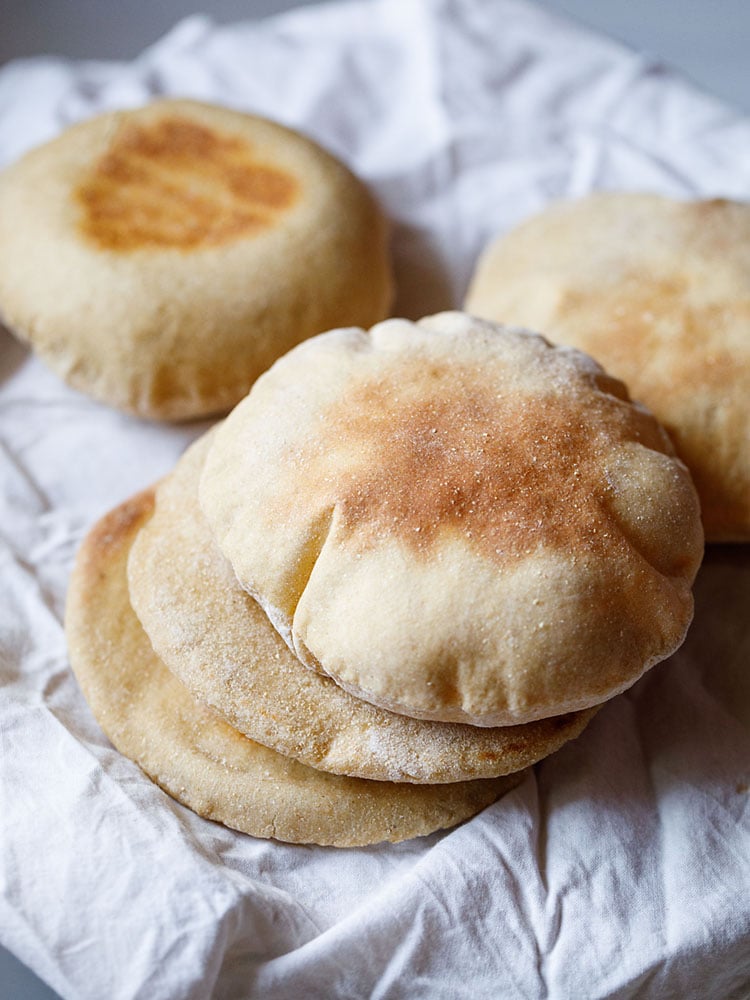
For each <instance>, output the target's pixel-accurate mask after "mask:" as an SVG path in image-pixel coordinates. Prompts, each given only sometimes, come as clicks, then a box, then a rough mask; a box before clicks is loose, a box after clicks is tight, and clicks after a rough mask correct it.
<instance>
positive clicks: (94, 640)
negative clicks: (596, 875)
mask: <svg viewBox="0 0 750 1000" xmlns="http://www.w3.org/2000/svg"><path fill="white" fill-rule="evenodd" d="M152 505H153V494H152V493H150V492H148V493H143V494H140V495H139V496H137V497H135V498H133V499H132V500H130V501H129V502H127V503H125V504H123V505H122V506H121V507H118V508H117V509H116V510H114V511H112V512H111V513H110V514H108V515H107V516H106V517H104V518H103V519H102V520H101V521H100V522H99V523H98V524H97V525H96V526H95V527H94V528H93V529H92V531H91V532H90V534H89V535H88V537H87V538H86V540H85V541H84V543H83V545H82V547H81V549H80V552H79V554H78V558H77V561H76V567H75V570H74V573H73V576H72V579H71V584H70V591H69V597H68V605H67V611H66V632H67V637H68V643H69V649H70V658H71V664H72V666H73V669H74V671H75V673H76V677H77V678H78V681H79V683H80V685H81V688H82V690H83V692H84V694H85V696H86V699H87V701H88V703H89V705H90V707H91V709H92V711H93V713H94V715H95V716H96V718H97V720H98V722H99V724H100V725H101V727H102V729H103V730H104V732H105V733H106V734H107V736H108V737H109V738H110V739H111V740H112V742H113V743H114V745H115V747H117V749H118V750H120V751H121V752H122V753H123V754H125V755H126V756H127V757H130V758H131V759H132V760H134V761H135V762H136V763H138V764H139V765H140V767H141V768H142V769H143V770H144V771H145V772H146V774H148V775H149V776H150V777H152V778H153V780H154V781H156V782H157V784H159V785H161V787H162V788H163V789H164V790H165V791H167V792H168V793H169V794H170V795H171V796H172V797H173V798H175V799H177V800H178V801H180V802H182V803H183V804H184V805H187V806H188V807H189V808H191V809H192V810H194V811H195V812H197V813H198V814H199V815H201V816H205V817H206V818H208V819H213V820H217V821H219V822H221V823H224V824H225V825H226V826H229V827H232V828H234V829H236V830H241V831H243V832H245V833H250V834H252V835H254V836H256V837H273V838H276V839H278V840H285V841H289V842H292V843H315V844H329V845H334V846H339V847H345V846H346V847H348V846H355V845H363V844H370V843H376V842H379V841H382V840H389V841H399V840H404V839H406V838H408V837H415V836H420V835H422V834H426V833H431V832H432V831H434V830H437V829H442V828H444V827H448V826H452V825H454V824H455V823H458V822H460V821H461V820H463V819H466V818H468V817H469V816H471V815H473V814H474V813H476V812H478V811H479V810H480V809H482V808H484V807H485V806H487V805H489V804H490V803H491V802H493V801H494V800H495V799H497V798H498V797H499V796H500V795H502V794H503V793H504V792H506V791H508V790H509V789H510V788H512V787H513V786H514V785H516V784H517V783H518V782H519V781H520V780H521V775H520V774H517V775H512V776H510V777H503V778H497V779H485V780H481V781H473V782H459V783H456V784H450V785H437V786H434V785H405V784H392V783H389V782H377V781H364V780H362V779H359V778H345V777H339V776H336V775H330V774H326V773H325V772H323V771H317V770H313V769H312V768H307V767H304V766H303V765H302V764H299V763H297V762H296V761H294V760H290V759H288V758H285V757H283V756H281V755H280V754H277V753H274V752H273V751H272V750H268V749H267V748H266V747H263V746H260V745H259V744H257V743H253V742H252V741H251V740H248V739H246V738H245V737H244V736H241V735H240V734H239V733H237V732H236V731H235V730H233V729H232V728H231V727H230V726H229V725H227V723H226V722H224V721H223V720H221V719H220V718H219V717H218V716H216V715H215V714H214V713H213V712H212V711H211V710H210V709H208V708H206V707H205V706H202V705H201V704H200V703H199V702H196V701H195V700H194V699H193V698H192V697H191V695H190V694H189V693H188V691H187V689H186V688H185V687H183V685H182V684H180V682H179V681H178V680H177V679H176V678H175V677H174V676H173V675H172V674H171V673H170V672H169V671H168V670H167V668H166V667H165V666H164V665H163V664H162V663H161V662H160V661H159V659H158V658H157V657H156V655H155V654H154V652H153V650H152V648H151V645H150V644H149V642H148V639H147V637H146V635H145V633H144V632H143V630H142V628H141V626H140V624H139V623H138V619H137V618H136V616H135V614H134V613H133V611H132V609H131V607H130V603H129V600H128V587H127V573H126V563H127V557H128V552H129V549H130V544H131V542H132V540H133V538H134V536H135V534H136V532H137V531H138V530H139V528H140V527H141V526H142V525H143V523H144V522H145V520H146V519H147V518H148V517H149V516H150V514H151V509H152Z"/></svg>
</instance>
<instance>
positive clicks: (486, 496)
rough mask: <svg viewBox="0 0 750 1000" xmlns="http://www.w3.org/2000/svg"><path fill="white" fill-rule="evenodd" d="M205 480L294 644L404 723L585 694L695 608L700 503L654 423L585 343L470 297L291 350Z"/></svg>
mask: <svg viewBox="0 0 750 1000" xmlns="http://www.w3.org/2000/svg"><path fill="white" fill-rule="evenodd" d="M200 497H201V504H202V507H203V510H204V512H205V514H206V516H207V519H208V521H209V524H210V526H211V529H212V531H213V534H214V537H215V538H216V540H217V542H218V544H219V547H220V549H221V550H222V552H223V553H224V555H225V556H226V557H227V559H228V560H229V562H230V564H231V565H232V568H233V570H234V572H235V574H236V576H237V578H238V580H239V581H240V583H241V584H242V586H243V587H244V588H245V589H246V590H247V591H248V592H249V593H250V594H251V595H252V596H253V597H255V599H256V600H258V602H259V603H260V604H261V606H262V607H263V609H264V611H265V612H266V614H267V615H268V617H269V619H270V620H271V621H272V623H273V624H274V625H275V627H276V628H277V629H278V630H279V632H280V634H281V635H282V637H283V638H284V639H285V641H286V642H287V644H288V645H289V646H290V648H291V649H292V650H293V651H294V653H295V654H296V655H297V656H298V657H299V658H300V659H301V660H302V661H303V662H304V663H306V664H307V665H308V667H310V669H313V670H318V671H321V672H322V673H324V674H327V675H329V676H331V677H333V678H334V679H335V680H336V681H337V682H338V683H339V684H340V685H341V686H342V687H344V688H345V689H347V690H349V691H350V692H351V693H353V694H355V695H356V696H358V697H361V698H363V699H365V700H368V701H371V702H372V703H373V704H377V705H379V706H381V707H383V708H386V709H388V710H390V711H394V712H398V713H402V714H405V715H408V716H411V717H414V718H423V719H432V720H436V721H443V722H447V721H451V722H461V723H469V724H472V725H480V726H504V725H515V724H520V723H526V722H531V721H533V720H536V719H542V718H547V717H549V716H555V715H561V714H564V713H568V712H573V711H578V710H581V709H585V708H588V707H590V706H592V705H596V704H599V703H601V702H602V701H604V700H606V699H607V698H609V697H612V696H613V695H615V694H617V693H618V692H620V691H622V690H624V689H625V688H626V687H628V686H629V685H631V684H632V683H633V682H634V681H635V680H637V679H638V677H640V676H641V674H642V673H643V672H644V671H645V670H646V669H648V668H649V667H650V666H652V665H653V664H654V663H656V662H658V661H659V660H660V659H663V658H664V657H666V656H668V655H669V654H670V653H671V652H672V651H673V650H674V649H675V648H676V647H677V646H678V645H679V644H680V643H681V642H682V639H683V638H684V635H685V632H686V629H687V627H688V624H689V622H690V619H691V616H692V597H691V589H690V588H691V584H692V581H693V578H694V576H695V573H696V571H697V567H698V565H699V563H700V559H701V555H702V544H703V539H702V532H701V526H700V517H699V510H698V502H697V497H696V494H695V490H694V488H693V485H692V483H691V480H690V476H689V474H688V473H687V471H686V469H685V467H684V465H683V464H682V463H681V462H680V461H679V460H678V459H676V458H675V456H674V453H673V449H672V446H671V443H670V441H669V438H668V436H667V434H666V432H665V431H664V430H663V429H662V428H661V427H660V425H659V424H658V423H657V422H656V420H655V419H654V418H653V417H652V415H651V414H650V413H649V412H647V411H646V410H645V409H643V408H642V407H640V406H637V405H634V404H633V403H632V402H631V401H630V400H629V398H628V395H627V391H626V390H625V388H624V386H623V385H622V384H621V383H620V382H618V381H617V380H615V379H613V378H611V377H610V376H608V375H607V374H606V373H605V372H604V371H603V370H602V369H601V367H600V366H599V365H598V364H596V363H595V362H594V361H593V360H592V359H591V358H589V357H588V356H586V355H584V354H582V353H580V352H578V351H575V350H572V349H569V348H554V347H552V346H551V345H550V344H549V343H548V342H547V341H545V340H544V338H542V337H540V336H537V335H533V334H529V333H527V332H524V331H520V330H514V329H508V328H504V327H500V326H498V325H496V324H492V323H487V322H482V321H480V320H475V319H473V318H471V317H469V316H466V315H464V314H461V313H444V314H440V315H438V316H434V317H430V318H427V319H425V320H421V321H420V322H419V323H416V324H414V323H410V322H407V321H405V320H389V321H386V322H384V323H381V324H378V325H377V326H375V327H374V328H373V329H372V330H371V331H370V332H366V331H364V330H361V329H345V330H336V331H332V332H329V333H328V334H324V335H322V336H320V337H317V338H314V339H312V340H310V341H307V342H306V343H305V344H302V345H300V346H299V347H298V348H296V349H295V350H293V351H292V352H290V353H289V354H287V355H286V356H285V357H284V358H282V359H280V360H279V361H278V362H277V363H276V364H275V365H274V366H273V368H272V369H271V370H270V371H269V372H268V373H267V374H266V375H265V376H264V377H263V378H261V379H260V380H259V381H258V382H257V383H256V385H255V386H254V388H253V390H252V391H251V393H250V394H249V395H248V397H247V398H246V399H245V400H244V401H243V402H242V403H241V404H240V405H239V406H238V407H237V408H236V409H235V410H234V411H233V412H232V414H230V416H229V417H228V418H227V420H226V421H225V422H224V423H223V424H222V425H221V427H219V428H218V430H217V432H216V435H215V437H214V439H213V442H212V444H211V447H210V448H209V450H208V454H207V457H206V460H205V465H204V469H203V473H202V477H201V486H200Z"/></svg>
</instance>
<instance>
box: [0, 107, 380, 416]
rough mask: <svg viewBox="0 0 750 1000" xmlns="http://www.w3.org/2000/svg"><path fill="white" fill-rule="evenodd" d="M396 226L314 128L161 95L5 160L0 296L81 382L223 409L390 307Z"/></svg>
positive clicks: (13, 322) (48, 354)
mask: <svg viewBox="0 0 750 1000" xmlns="http://www.w3.org/2000/svg"><path fill="white" fill-rule="evenodd" d="M386 237H387V234H386V227H385V223H384V220H383V218H382V216H381V213H380V212H379V210H378V208H377V207H376V205H375V203H374V201H373V199H372V198H371V196H370V195H369V194H368V192H367V191H366V189H365V187H364V186H363V185H362V184H361V183H360V182H359V181H358V180H357V179H356V178H355V177H354V176H353V175H352V174H351V173H350V172H349V171H348V170H347V169H346V168H345V167H344V166H343V165H342V164H341V163H339V162H338V161H337V160H335V159H334V158H333V157H332V156H330V155H329V154H328V153H326V152H325V151H324V150H323V149H321V148H320V147H319V146H317V145H316V144H314V143H313V142H311V141H310V140H308V139H306V138H304V137H303V136H301V135H298V134H297V133H295V132H292V131H291V130H289V129H286V128H284V127H282V126H281V125H277V124H275V123H273V122H270V121H266V120H264V119H261V118H257V117H253V116H251V115H245V114H241V113H239V112H236V111H230V110H228V109H225V108H218V107H214V106H210V105H206V104H199V103H197V102H195V101H175V100H164V101H157V102H155V103H153V104H150V105H148V106H146V107H143V108H139V109H137V110H135V111H117V112H109V113H107V114H104V115H100V116H99V117H97V118H94V119H92V120H90V121H87V122H84V123H82V124H80V125H76V126H75V127H73V128H70V129H68V130H67V131H66V132H64V133H63V134H62V135H61V136H59V138H57V139H55V140H54V141H52V142H50V143H47V144H46V145H44V146H42V147H40V148H39V149H36V150H34V151H32V152H31V153H29V154H28V155H27V156H25V157H24V158H23V159H21V160H20V161H19V162H18V163H17V164H15V165H14V166H12V167H10V168H9V169H8V170H6V171H4V172H3V173H2V174H0V311H2V313H3V314H4V317H5V320H6V322H7V324H8V326H9V327H10V328H11V329H13V330H14V331H15V332H16V333H17V334H18V335H19V336H20V337H22V338H24V339H26V340H28V341H29V343H30V344H31V345H32V347H33V348H34V350H36V351H37V352H38V353H39V355H40V356H41V357H42V358H43V359H44V360H45V361H46V362H47V363H48V364H49V365H50V366H51V367H52V368H53V369H54V370H55V371H56V372H57V373H58V374H59V375H60V376H61V377H62V378H64V379H65V380H66V381H68V382H69V383H70V384H71V385H73V386H74V387H75V388H77V389H80V390H81V391H83V392H86V393H89V394H90V395H92V396H94V397H95V398H96V399H99V400H102V401H103V402H106V403H109V404H111V405H113V406H117V407H120V408H122V409H124V410H127V411H129V412H132V413H136V414H138V415H140V416H144V417H152V418H159V419H170V420H171V419H185V418H188V417H195V416H198V415H204V414H208V413H214V412H221V411H226V410H228V409H229V408H230V407H231V406H233V405H234V404H235V403H236V402H237V401H238V400H239V399H241V398H242V397H243V396H244V395H245V393H246V392H247V390H248V389H249V387H250V385H251V384H252V383H253V381H254V380H255V379H256V378H257V376H258V375H259V374H260V373H261V372H262V371H264V370H265V369H266V368H267V367H268V366H269V365H270V364H271V362H272V361H274V359H275V358H277V357H278V356H279V355H280V354H283V353H284V351H286V350H288V349H289V348H290V347H292V346H293V345H294V344H296V343H298V342H299V341H301V340H303V339H304V338H306V337H309V336H311V335H312V334H315V333H319V332H321V331H322V330H327V329H329V328H330V327H332V326H340V325H341V324H345V323H363V322H375V321H376V320H378V319H382V318H383V317H384V316H385V315H387V311H388V306H389V303H390V298H391V279H390V270H389V263H388V252H387V245H386Z"/></svg>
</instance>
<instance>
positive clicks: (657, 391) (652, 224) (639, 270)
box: [466, 192, 750, 541]
mask: <svg viewBox="0 0 750 1000" xmlns="http://www.w3.org/2000/svg"><path fill="white" fill-rule="evenodd" d="M466 309H467V310H468V311H469V312H472V313H475V314H477V315H479V316H484V317H487V318H488V319H491V320H495V321H498V322H503V323H510V324H520V325H522V326H527V327H530V328H531V329H534V330H539V331H540V332H542V333H544V334H545V335H546V336H548V337H549V338H550V340H553V341H555V342H556V343H561V344H569V345H572V346H574V347H578V348H580V349H581V350H584V351H586V352H588V353H589V354H592V355H593V356H594V357H595V358H596V359H597V360H598V361H599V362H601V364H602V365H604V367H605V368H606V369H607V371H610V372H611V373H612V374H613V375H616V376H617V377H618V378H620V379H622V380H623V381H624V382H625V383H626V384H627V386H628V388H629V390H630V393H631V395H632V396H633V398H634V399H637V400H639V401H640V402H642V403H644V404H645V405H646V406H648V407H649V408H650V409H651V410H652V411H653V412H654V414H655V415H656V416H657V417H658V419H659V420H660V421H661V423H662V424H663V425H664V426H665V427H666V428H667V430H668V432H669V434H670V436H671V438H672V440H673V442H674V444H675V447H676V449H677V452H678V454H679V455H680V457H681V458H682V460H683V461H684V462H685V463H686V465H687V466H688V468H689V469H690V472H691V475H692V477H693V480H694V482H695V485H696V488H697V490H698V494H699V496H700V501H701V508H702V515H703V522H704V527H705V533H706V538H707V540H709V541H747V540H749V539H750V434H748V413H749V407H748V400H749V399H750V205H748V204H744V203H740V202H733V201H728V200H724V199H714V200H710V201H676V200H673V199H670V198H665V197H661V196H658V195H652V194H640V193H632V192H612V193H603V194H595V195H591V196H589V197H586V198H582V199H578V200H575V201H568V202H561V203H558V204H555V205H552V206H550V207H549V208H548V209H546V210H545V211H543V212H541V213H540V214H539V215H537V216H535V217H534V218H532V219H529V220H528V221H526V222H523V223H522V224H521V225H519V226H518V227H517V228H516V229H514V230H512V231H511V232H509V233H507V234H505V235H503V236H501V237H499V238H498V239H496V240H495V241H494V242H493V243H492V244H491V245H490V246H489V247H488V248H487V249H486V250H485V252H484V253H483V255H482V256H481V258H480V260H479V263H478V265H477V268H476V271H475V274H474V277H473V280H472V283H471V287H470V289H469V293H468V296H467V299H466Z"/></svg>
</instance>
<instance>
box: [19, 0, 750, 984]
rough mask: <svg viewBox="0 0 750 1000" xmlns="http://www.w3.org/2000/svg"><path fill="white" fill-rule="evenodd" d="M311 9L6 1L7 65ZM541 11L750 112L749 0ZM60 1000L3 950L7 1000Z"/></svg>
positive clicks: (124, 48)
mask: <svg viewBox="0 0 750 1000" xmlns="http://www.w3.org/2000/svg"><path fill="white" fill-rule="evenodd" d="M309 2H310V0H244V2H243V0H211V2H208V0H207V2H205V3H204V4H203V5H202V6H195V5H192V4H190V3H185V2H184V0H160V2H156V3H155V2H153V0H129V2H128V3H123V2H122V0H0V64H3V63H5V62H7V61H8V60H10V59H15V58H19V57H24V56H33V55H39V54H42V53H51V54H55V55H62V56H68V57H70V58H73V59H131V58H133V57H134V56H135V55H137V53H138V52H140V51H141V49H143V48H145V47H146V46H147V45H149V44H150V43H151V42H153V41H156V39H157V38H159V36H160V35H162V34H164V32H165V31H167V30H168V29H169V28H170V27H171V26H172V25H173V24H174V23H175V22H176V21H177V20H179V19H180V18H181V17H184V16H187V15H188V14H192V13H195V12H196V10H199V11H201V12H203V13H207V14H209V15H210V16H211V17H212V18H213V19H214V20H215V21H216V22H218V23H225V24H226V23H230V22H232V21H240V20H244V19H248V18H260V17H265V16H268V15H270V14H274V13H277V12H280V11H282V10H287V9H289V8H291V7H297V6H302V5H304V4H307V3H309ZM485 2H487V3H491V2H493V0H485ZM542 6H544V7H548V8H550V9H551V10H554V11H556V12H558V13H560V14H565V15H569V16H570V17H572V18H574V19H575V20H578V21H579V22H581V23H583V24H586V25H588V26H590V27H592V28H595V29H597V30H599V31H602V32H604V33H606V34H608V35H611V36H613V37H615V38H618V39H619V40H621V41H623V42H625V43H626V44H628V45H630V46H632V47H634V48H637V49H640V50H642V51H647V52H649V53H651V54H653V55H657V56H659V57H661V58H662V59H663V60H664V61H666V62H668V63H671V64H672V65H673V66H675V67H676V68H678V69H679V70H681V71H682V72H683V73H684V74H685V75H686V76H688V77H689V78H690V79H691V80H692V81H693V82H694V83H696V84H698V85H699V86H701V87H702V88H703V89H704V90H707V91H710V92H712V93H713V94H715V95H716V96H717V97H720V98H722V99H723V100H724V101H726V102H728V103H730V104H732V105H734V106H735V107H736V108H738V109H741V110H743V111H745V112H748V113H750V68H748V55H747V52H748V43H750V2H748V0H656V2H654V0H628V2H625V3H624V2H623V0H545V2H544V3H542ZM1 821H2V820H1V819H0V822H1ZM56 997H57V994H56V993H54V992H53V991H52V990H51V989H49V987H47V986H45V985H44V984H43V983H42V982H41V981H40V980H39V979H37V978H36V976H34V975H32V973H31V972H29V971H28V970H27V969H26V968H25V967H24V966H23V965H21V963H20V962H18V961H17V960H16V959H15V958H14V957H13V956H12V955H10V954H9V953H8V952H7V951H5V950H4V949H3V948H2V947H0V1000H54V998H56ZM102 1000H106V998H102Z"/></svg>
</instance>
